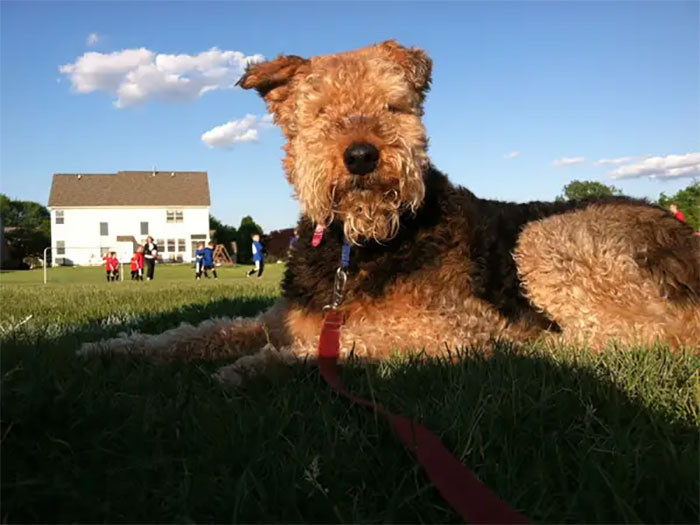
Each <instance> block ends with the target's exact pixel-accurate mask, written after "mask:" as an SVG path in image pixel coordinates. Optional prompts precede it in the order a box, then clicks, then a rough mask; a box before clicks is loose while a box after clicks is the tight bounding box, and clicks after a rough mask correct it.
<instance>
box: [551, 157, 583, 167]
mask: <svg viewBox="0 0 700 525" xmlns="http://www.w3.org/2000/svg"><path fill="white" fill-rule="evenodd" d="M584 162H586V157H561V158H558V159H555V160H554V161H553V162H552V164H553V165H554V166H573V165H574V164H583V163H584Z"/></svg>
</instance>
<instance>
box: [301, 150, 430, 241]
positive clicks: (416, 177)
mask: <svg viewBox="0 0 700 525" xmlns="http://www.w3.org/2000/svg"><path fill="white" fill-rule="evenodd" d="M414 155H415V156H414V157H413V158H412V159H411V161H410V162H406V163H404V162H402V161H403V159H401V158H397V157H395V158H390V159H387V161H388V162H387V164H388V163H389V162H390V163H391V164H390V166H391V168H392V172H393V173H396V172H399V173H401V176H400V177H398V178H392V177H386V175H385V176H382V174H380V173H372V174H368V175H365V176H362V177H358V176H354V177H351V176H348V175H347V174H346V173H343V174H342V175H341V176H340V177H338V179H336V182H335V183H334V184H330V185H326V184H327V182H326V181H327V176H326V173H325V170H324V166H322V165H316V166H313V167H311V166H308V167H307V166H304V168H307V169H304V170H298V172H302V171H303V172H304V173H305V176H304V177H300V180H299V182H298V183H297V185H296V191H297V195H298V196H299V197H300V200H301V204H302V211H303V212H304V214H305V215H307V216H309V217H310V218H311V219H312V220H313V221H314V222H315V223H316V224H321V225H324V226H328V225H329V224H330V223H331V222H332V221H333V220H334V219H339V220H341V221H342V222H343V229H344V232H345V236H346V237H347V239H348V240H349V241H350V242H352V243H353V244H361V243H362V241H365V240H375V241H377V242H383V241H389V240H391V239H392V238H394V237H395V236H396V235H397V234H398V232H399V225H400V219H401V216H402V215H403V214H404V213H406V212H415V211H416V210H417V209H418V208H419V207H420V205H421V204H422V203H423V199H424V197H425V184H424V181H423V172H424V170H425V168H426V166H427V165H428V159H427V155H425V153H424V152H422V151H421V152H420V153H418V154H414ZM299 167H300V168H301V167H302V166H299ZM324 186H325V187H324Z"/></svg>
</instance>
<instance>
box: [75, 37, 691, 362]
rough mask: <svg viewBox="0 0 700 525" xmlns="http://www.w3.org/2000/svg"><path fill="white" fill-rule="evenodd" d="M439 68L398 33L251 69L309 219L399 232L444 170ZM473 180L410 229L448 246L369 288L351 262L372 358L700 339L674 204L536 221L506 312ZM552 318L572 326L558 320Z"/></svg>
mask: <svg viewBox="0 0 700 525" xmlns="http://www.w3.org/2000/svg"><path fill="white" fill-rule="evenodd" d="M430 72H431V61H430V59H429V58H428V56H427V55H426V54H425V53H424V52H423V51H421V50H418V49H408V48H405V47H402V46H400V45H399V44H397V43H396V42H394V41H389V42H384V43H381V44H377V45H373V46H369V47H365V48H362V49H359V50H356V51H351V52H346V53H338V54H333V55H324V56H318V57H313V58H311V59H303V58H300V57H296V56H280V57H278V58H276V59H274V60H271V61H268V62H264V63H261V64H254V65H251V66H250V67H249V68H248V71H247V72H246V74H245V75H244V76H243V78H242V79H241V81H240V82H239V83H240V85H241V86H242V87H243V88H245V89H256V90H257V91H258V93H259V94H260V95H261V96H262V97H263V98H264V99H265V101H266V102H267V104H268V107H269V109H270V111H271V112H272V113H273V115H274V118H275V122H276V123H277V124H279V126H280V127H281V129H282V131H283V132H284V134H285V136H286V138H287V143H286V145H285V147H284V149H285V152H286V156H285V158H284V161H283V164H284V168H285V172H286V176H287V179H288V181H289V182H290V183H291V184H292V185H293V187H294V190H295V193H296V196H297V197H298V199H299V201H300V203H301V209H302V214H303V216H304V217H305V219H304V220H305V221H306V222H307V223H308V224H310V225H314V224H321V225H327V226H330V225H332V224H334V222H335V223H336V224H337V223H340V224H342V228H343V230H344V233H345V235H346V236H347V238H348V239H349V240H350V241H351V242H352V243H354V244H355V245H357V246H358V247H362V246H363V244H366V243H372V242H379V243H390V242H391V240H392V239H393V238H394V237H395V236H397V234H398V232H399V229H400V227H401V225H402V220H405V219H404V218H405V217H408V216H411V214H412V213H416V212H417V211H419V210H421V209H422V206H424V202H425V200H426V180H427V179H426V177H427V176H428V175H427V174H428V172H429V170H430V169H432V168H431V166H430V163H429V158H428V155H427V142H428V141H427V137H426V132H425V128H424V126H423V123H422V120H421V117H422V113H423V110H422V104H423V100H424V97H425V93H426V91H427V89H428V87H429V83H430ZM353 142H370V143H372V144H373V145H375V146H376V147H377V148H378V150H379V151H380V152H381V161H380V163H379V165H378V167H377V168H376V169H375V170H374V171H373V172H372V173H370V174H368V175H366V176H364V177H362V178H358V177H354V176H349V174H348V172H347V169H346V167H345V166H344V164H343V152H344V151H345V148H346V147H347V146H348V145H349V144H351V143H353ZM450 188H452V187H451V186H450ZM460 191H461V193H460ZM464 191H466V190H464ZM464 191H463V190H455V189H449V188H448V190H446V193H445V195H446V196H445V198H444V202H440V203H439V206H440V210H442V211H441V213H442V214H443V215H441V216H444V217H448V218H449V221H447V219H445V220H444V221H443V222H442V223H438V224H437V225H434V227H432V228H431V229H429V230H425V231H424V230H422V229H421V230H418V231H416V232H415V235H414V236H413V237H412V242H414V243H416V244H420V243H423V242H425V243H428V244H429V243H437V242H439V243H440V246H446V247H447V248H445V249H444V250H443V251H442V252H441V256H440V259H439V261H434V260H433V261H426V263H425V264H424V265H423V266H422V267H421V268H419V269H418V270H416V271H411V272H407V273H402V274H400V275H396V276H395V279H393V281H392V282H391V283H390V284H388V285H387V286H385V287H384V288H382V290H381V293H380V294H371V293H368V292H366V291H363V290H365V289H366V288H367V287H365V288H363V285H364V284H368V286H369V285H371V280H372V279H374V278H375V274H374V273H373V272H372V271H371V268H372V265H371V262H369V263H367V264H365V265H364V266H362V267H361V268H360V269H359V271H357V273H356V274H354V275H351V277H350V279H351V280H352V283H353V284H352V286H351V287H350V289H349V290H348V293H347V297H346V301H345V302H344V304H343V306H342V308H343V310H344V313H345V316H346V319H347V323H346V325H345V327H344V329H343V348H344V349H345V351H347V350H348V349H350V348H354V350H355V353H356V354H357V355H359V356H364V357H366V358H369V359H382V358H385V357H386V356H388V355H389V354H390V353H391V352H393V351H394V350H400V349H404V348H406V347H410V348H413V349H419V350H425V351H426V352H427V353H428V354H433V355H435V354H442V353H444V352H445V350H446V348H448V347H451V348H455V347H472V348H478V347H482V348H483V347H487V346H488V345H490V344H491V343H492V342H493V341H495V340H505V341H511V342H514V343H518V342H523V341H530V340H533V339H535V338H538V337H542V336H543V335H544V336H546V337H548V338H550V339H557V340H559V341H565V342H577V343H582V344H592V345H594V346H597V347H602V346H603V345H604V344H605V343H606V342H608V341H610V340H618V341H620V342H623V343H644V344H650V343H653V342H655V341H657V340H660V341H662V342H667V343H672V344H686V345H690V346H697V345H698V344H699V342H700V307H699V299H698V289H699V288H700V284H699V282H700V270H699V269H698V255H699V254H698V240H697V238H694V237H692V235H691V234H690V233H692V232H689V228H688V227H687V226H685V225H683V224H681V223H680V222H679V221H677V220H675V219H674V218H673V217H671V216H670V215H668V214H667V213H666V212H664V211H663V210H661V209H659V208H655V207H652V206H643V205H639V204H638V203H632V202H629V203H628V202H624V201H616V202H609V203H601V204H599V205H591V206H588V207H583V206H582V207H581V208H580V209H573V210H568V211H567V212H566V213H563V212H562V213H554V212H552V213H551V214H550V215H549V216H546V217H545V216H543V217H542V218H541V219H538V220H532V221H529V222H528V223H527V224H526V225H525V226H524V227H523V228H522V231H521V233H520V234H519V236H518V238H517V245H516V246H515V249H514V253H513V254H512V255H511V254H510V253H503V254H502V256H503V257H511V256H512V257H514V259H515V261H516V263H517V272H518V275H519V277H520V279H521V280H522V287H523V290H524V294H525V296H526V297H527V298H528V299H529V300H530V301H531V303H532V305H533V306H534V308H533V309H532V311H523V313H522V314H521V315H520V316H519V317H517V318H508V317H507V316H505V315H504V314H503V313H502V312H501V311H500V310H499V309H498V308H497V306H495V305H494V304H492V302H490V301H489V300H487V299H485V298H483V297H481V296H479V294H478V293H477V284H478V283H476V281H475V280H474V279H475V277H474V275H475V273H474V272H475V268H476V267H475V266H474V264H475V263H474V259H473V253H472V251H473V247H472V246H473V236H474V231H475V228H477V227H478V226H479V225H478V224H475V223H474V222H473V220H472V219H470V218H469V217H470V215H469V214H468V213H466V212H465V211H464V210H466V209H467V208H465V206H467V207H468V206H469V204H468V203H469V202H472V201H471V200H470V199H471V197H468V196H467V195H466V194H465V193H464ZM512 209H513V208H508V210H510V211H508V212H507V213H515V212H513V211H512ZM504 213H505V212H504ZM548 213H549V212H548ZM470 221H471V222H470ZM302 222H303V221H302ZM300 243H301V240H300V241H299V242H298V243H297V244H298V245H299V244H300ZM299 249H309V250H310V249H311V248H310V247H304V248H299ZM396 249H400V248H396ZM329 264H335V261H333V262H331V263H329ZM295 268H297V269H295ZM297 271H298V272H301V270H298V266H296V267H295V266H292V267H291V269H290V270H288V272H292V273H294V272H297ZM292 277H294V275H292ZM319 279H320V278H319ZM326 299H330V297H325V298H323V300H326ZM553 323H557V324H558V325H559V327H560V328H561V333H559V334H556V335H552V333H551V332H549V331H547V328H548V327H550V326H551V325H552V324H553ZM320 325H321V312H320V310H318V309H313V308H311V307H310V306H309V304H304V303H303V302H300V301H299V300H297V301H296V302H295V301H293V300H292V298H290V297H284V298H282V299H281V300H280V301H279V302H278V304H277V305H275V307H274V308H273V309H272V310H270V311H269V312H266V313H265V314H262V315H261V316H259V317H258V318H256V319H250V320H234V321H231V320H219V321H211V322H207V323H204V324H202V325H200V326H199V327H187V326H185V327H180V328H177V329H174V330H171V331H169V332H168V333H166V334H162V335H158V336H143V335H138V334H136V335H132V336H128V337H122V338H117V339H113V340H109V341H104V342H100V343H95V344H92V345H88V346H87V347H85V348H84V351H85V352H91V351H95V350H103V351H108V352H117V353H118V352H126V353H134V352H136V353H141V354H146V353H147V354H148V355H153V356H156V355H157V356H160V357H162V358H170V357H172V356H177V357H179V358H183V357H184V358H202V357H207V356H212V355H222V354H225V355H230V356H232V357H235V356H240V355H243V354H247V353H249V352H250V351H251V350H255V349H258V348H261V347H263V346H265V345H266V344H267V343H272V344H273V345H275V346H276V347H278V348H280V347H286V348H290V349H291V354H292V355H296V356H307V355H311V354H313V352H314V350H315V345H316V341H317V339H318V335H319V330H320ZM268 354H269V352H268V353H267V354H266V355H268ZM259 362H265V359H262V358H261V359H260V360H259ZM243 363H245V365H246V367H247V366H249V365H251V360H250V359H248V358H246V359H245V360H244V361H242V362H241V364H243Z"/></svg>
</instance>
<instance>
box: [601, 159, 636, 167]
mask: <svg viewBox="0 0 700 525" xmlns="http://www.w3.org/2000/svg"><path fill="white" fill-rule="evenodd" d="M632 159H634V157H617V158H615V159H600V160H597V161H595V163H594V164H595V165H596V166H606V165H611V164H612V165H616V164H624V163H625V162H629V161H631V160H632Z"/></svg>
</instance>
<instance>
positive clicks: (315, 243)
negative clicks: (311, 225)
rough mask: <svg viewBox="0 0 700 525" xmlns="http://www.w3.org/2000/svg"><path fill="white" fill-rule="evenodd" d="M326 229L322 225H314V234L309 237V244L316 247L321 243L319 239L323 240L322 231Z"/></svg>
mask: <svg viewBox="0 0 700 525" xmlns="http://www.w3.org/2000/svg"><path fill="white" fill-rule="evenodd" d="M325 230H326V227H325V226H322V225H320V224H317V225H316V229H315V230H314V236H313V238H312V239H311V246H313V247H314V248H316V246H318V245H319V244H321V241H322V240H323V232H324V231H325Z"/></svg>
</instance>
